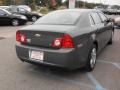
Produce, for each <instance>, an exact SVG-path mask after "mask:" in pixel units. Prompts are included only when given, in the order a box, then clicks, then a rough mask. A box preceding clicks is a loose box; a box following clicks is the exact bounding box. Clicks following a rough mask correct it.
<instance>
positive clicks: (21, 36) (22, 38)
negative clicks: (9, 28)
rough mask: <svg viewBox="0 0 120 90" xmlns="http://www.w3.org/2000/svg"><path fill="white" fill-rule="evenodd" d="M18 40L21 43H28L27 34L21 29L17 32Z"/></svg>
mask: <svg viewBox="0 0 120 90" xmlns="http://www.w3.org/2000/svg"><path fill="white" fill-rule="evenodd" d="M16 41H18V42H21V43H26V36H25V35H24V34H22V33H21V32H20V31H17V32H16Z"/></svg>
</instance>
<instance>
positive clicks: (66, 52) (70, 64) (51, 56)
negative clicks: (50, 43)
mask: <svg viewBox="0 0 120 90" xmlns="http://www.w3.org/2000/svg"><path fill="white" fill-rule="evenodd" d="M30 50H37V51H43V52H44V60H43V61H36V60H31V59H30V58H29V51H30ZM16 53H17V56H18V58H19V59H21V60H22V61H25V62H29V63H37V64H43V65H50V66H56V67H62V68H66V69H76V68H79V67H80V66H82V65H80V64H78V62H79V61H78V58H77V56H76V53H75V49H74V48H72V49H59V50H51V49H44V48H36V47H31V46H24V45H16Z"/></svg>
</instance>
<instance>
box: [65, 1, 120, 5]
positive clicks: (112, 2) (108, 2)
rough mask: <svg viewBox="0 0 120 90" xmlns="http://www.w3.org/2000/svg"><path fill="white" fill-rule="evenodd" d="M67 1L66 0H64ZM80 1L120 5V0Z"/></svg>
mask: <svg viewBox="0 0 120 90" xmlns="http://www.w3.org/2000/svg"><path fill="white" fill-rule="evenodd" d="M63 1H65V0H63ZM80 1H87V2H92V3H100V2H101V3H104V4H109V5H120V0H80Z"/></svg>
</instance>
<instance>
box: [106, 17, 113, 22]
mask: <svg viewBox="0 0 120 90" xmlns="http://www.w3.org/2000/svg"><path fill="white" fill-rule="evenodd" d="M105 22H107V23H109V22H114V19H112V18H108V19H107V20H105Z"/></svg>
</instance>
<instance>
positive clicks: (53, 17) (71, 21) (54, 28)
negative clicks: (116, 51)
mask: <svg viewBox="0 0 120 90" xmlns="http://www.w3.org/2000/svg"><path fill="white" fill-rule="evenodd" d="M113 34H114V25H113V22H112V21H111V20H110V19H108V18H107V17H106V16H105V15H104V14H103V13H102V12H101V11H98V10H92V9H68V10H58V11H54V12H51V13H49V14H47V15H45V16H43V17H41V18H40V19H39V20H37V22H35V23H34V24H33V25H30V26H27V27H24V28H22V29H20V30H18V31H17V32H16V40H17V44H16V53H17V56H18V58H19V59H21V60H22V61H24V62H29V63H37V64H42V65H50V66H56V67H62V68H67V69H77V68H81V67H85V68H86V70H88V71H92V70H93V69H94V67H95V64H96V59H97V54H98V53H99V52H100V51H101V50H102V49H103V48H104V47H105V45H107V44H112V38H113Z"/></svg>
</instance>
